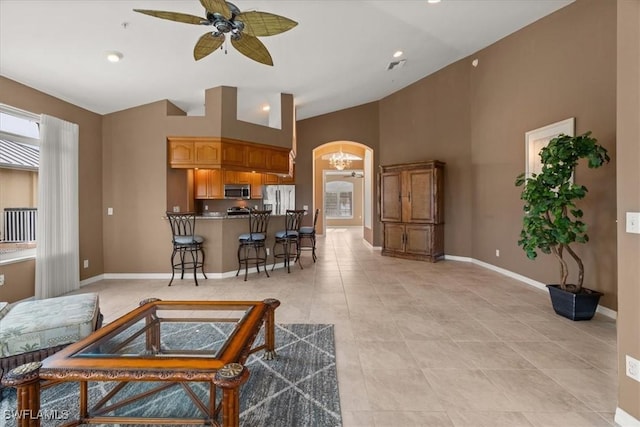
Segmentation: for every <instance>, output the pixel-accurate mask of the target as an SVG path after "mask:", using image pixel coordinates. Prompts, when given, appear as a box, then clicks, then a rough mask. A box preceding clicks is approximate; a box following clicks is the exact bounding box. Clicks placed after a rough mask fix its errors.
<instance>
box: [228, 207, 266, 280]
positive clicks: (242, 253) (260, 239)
mask: <svg viewBox="0 0 640 427" xmlns="http://www.w3.org/2000/svg"><path fill="white" fill-rule="evenodd" d="M270 217H271V211H257V210H252V211H251V212H250V213H249V232H248V233H244V234H241V235H240V236H238V243H239V245H238V271H237V272H236V276H238V274H240V269H241V268H242V265H243V264H244V281H245V282H246V281H247V273H248V270H249V263H250V262H255V264H256V270H258V273H260V264H262V265H264V272H265V273H267V277H269V272H268V271H267V249H266V245H265V242H266V241H267V227H268V226H269V218H270ZM260 249H262V253H263V254H260ZM251 250H253V254H251V253H250V252H251Z"/></svg>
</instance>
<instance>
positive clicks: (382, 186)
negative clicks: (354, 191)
mask: <svg viewBox="0 0 640 427" xmlns="http://www.w3.org/2000/svg"><path fill="white" fill-rule="evenodd" d="M378 185H379V194H380V200H379V201H380V206H379V208H380V221H382V223H383V229H384V232H383V234H384V239H383V248H382V254H383V255H389V256H398V257H403V258H410V259H420V260H427V261H432V262H435V261H437V260H438V259H439V258H441V257H442V256H444V209H443V208H444V206H443V202H444V163H442V162H438V161H430V162H419V163H407V164H399V165H388V166H381V167H380V174H379V180H378Z"/></svg>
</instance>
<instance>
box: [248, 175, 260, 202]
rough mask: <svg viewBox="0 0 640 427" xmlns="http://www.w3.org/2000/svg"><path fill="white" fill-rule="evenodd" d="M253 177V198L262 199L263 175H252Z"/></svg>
mask: <svg viewBox="0 0 640 427" xmlns="http://www.w3.org/2000/svg"><path fill="white" fill-rule="evenodd" d="M249 175H251V198H252V199H262V175H263V174H261V173H250V174H249Z"/></svg>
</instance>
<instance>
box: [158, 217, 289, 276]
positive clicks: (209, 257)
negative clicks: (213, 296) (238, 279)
mask: <svg viewBox="0 0 640 427" xmlns="http://www.w3.org/2000/svg"><path fill="white" fill-rule="evenodd" d="M284 218H285V215H271V218H270V220H269V227H268V229H267V241H266V247H267V248H269V256H268V257H267V267H268V268H271V265H270V264H271V263H272V262H273V257H272V255H271V251H272V249H273V243H274V237H273V236H274V234H275V232H276V231H279V230H284V228H285V222H284V221H285V220H284ZM165 219H166V218H165ZM248 232H249V215H226V213H221V215H220V216H216V215H211V214H209V215H200V216H196V228H195V233H196V234H198V235H200V236H202V237H204V239H205V240H204V244H203V249H204V253H205V263H204V271H205V273H207V276H209V275H211V276H210V277H211V278H214V279H219V278H223V277H229V276H233V275H235V273H236V271H237V270H238V236H239V235H241V234H244V233H248ZM249 271H250V272H251V271H253V272H255V267H253V269H251V268H249ZM188 274H190V273H188ZM187 276H188V275H187Z"/></svg>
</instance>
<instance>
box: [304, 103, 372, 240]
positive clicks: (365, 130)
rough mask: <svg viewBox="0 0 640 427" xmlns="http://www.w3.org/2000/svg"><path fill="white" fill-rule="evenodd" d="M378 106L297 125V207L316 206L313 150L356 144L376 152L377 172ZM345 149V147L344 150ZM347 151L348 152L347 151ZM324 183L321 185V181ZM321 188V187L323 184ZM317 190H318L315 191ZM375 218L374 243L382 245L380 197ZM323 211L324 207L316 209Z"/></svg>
mask: <svg viewBox="0 0 640 427" xmlns="http://www.w3.org/2000/svg"><path fill="white" fill-rule="evenodd" d="M378 122H379V119H378V103H377V102H372V103H369V104H364V105H360V106H358V107H353V108H348V109H345V110H341V111H336V112H334V113H329V114H324V115H321V116H317V117H312V118H309V119H305V120H299V121H298V122H297V123H296V132H297V141H298V153H297V156H296V204H297V205H298V206H303V205H308V206H309V207H310V208H311V207H312V206H313V195H312V192H313V163H314V161H315V159H314V157H313V150H314V149H315V148H317V147H319V146H321V145H323V144H326V143H328V142H334V141H353V142H358V143H360V144H363V145H366V146H367V147H369V148H371V149H372V150H373V151H374V156H373V160H374V165H373V170H374V171H377V170H378V166H379V162H378V156H377V153H378V150H379V148H380V147H379V129H378ZM344 148H346V145H345V146H344ZM345 151H346V150H345ZM320 182H322V181H320ZM320 186H322V184H320ZM317 188H318V187H316V191H318V190H317ZM372 198H373V203H374V214H373V218H372V224H373V237H374V239H373V241H371V240H369V241H370V242H371V243H373V244H374V245H378V246H379V245H380V244H381V239H380V233H381V226H380V222H379V212H378V206H377V203H376V200H377V195H376V194H374V195H373V197H372ZM315 208H320V209H322V205H320V206H314V209H315ZM320 221H321V218H319V219H318V226H317V228H318V230H322V225H321V222H320Z"/></svg>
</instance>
